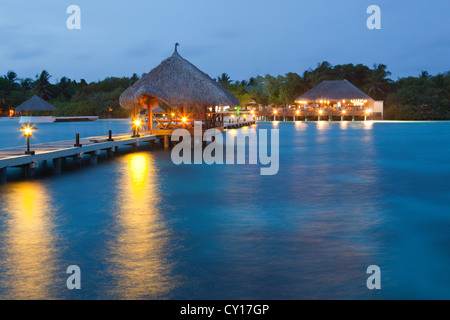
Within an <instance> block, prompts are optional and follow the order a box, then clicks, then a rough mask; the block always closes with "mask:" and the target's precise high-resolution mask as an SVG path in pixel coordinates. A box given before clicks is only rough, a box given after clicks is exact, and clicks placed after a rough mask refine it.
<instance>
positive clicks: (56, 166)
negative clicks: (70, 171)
mask: <svg viewBox="0 0 450 320" xmlns="http://www.w3.org/2000/svg"><path fill="white" fill-rule="evenodd" d="M61 162H62V159H61V158H55V159H53V173H54V174H61Z"/></svg>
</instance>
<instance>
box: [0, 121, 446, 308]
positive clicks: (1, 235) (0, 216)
mask: <svg viewBox="0 0 450 320" xmlns="http://www.w3.org/2000/svg"><path fill="white" fill-rule="evenodd" d="M105 124H108V122H103V123H99V125H101V127H100V128H97V129H96V128H94V127H92V124H90V125H89V131H88V132H89V133H88V132H86V134H85V135H88V134H91V133H92V132H94V131H95V130H98V131H104V130H105V129H107V128H105V127H104V126H105ZM118 124H119V123H115V125H118ZM123 125H124V126H125V124H123ZM449 125H450V123H409V124H405V123H379V122H366V123H362V122H351V121H349V122H342V123H333V122H331V123H330V122H328V121H322V122H319V123H317V122H296V123H295V124H294V123H292V122H284V121H283V122H276V123H258V124H257V125H256V126H252V127H251V128H250V127H249V128H248V129H247V130H254V129H272V128H278V129H280V171H279V172H278V174H277V175H275V176H260V174H259V173H260V171H259V166H251V165H213V166H206V165H180V166H175V165H173V163H172V162H171V160H170V153H169V152H168V151H164V150H158V149H154V150H152V151H145V150H143V151H141V152H139V153H135V154H131V153H130V154H124V155H122V156H119V157H116V158H115V159H114V160H112V161H106V160H105V159H100V163H99V165H97V166H87V165H83V168H81V169H77V170H72V171H70V172H65V173H63V174H62V175H61V176H59V177H55V176H48V177H47V176H44V177H40V178H39V179H37V180H33V181H25V182H12V183H9V184H7V185H5V186H0V298H86V299H98V298H115V299H131V298H138V299H139V298H151V299H164V298H179V299H185V298H188V299H245V298H249V299H301V298H357V299H367V298H450V293H449V292H450V291H449V288H450V278H449V276H448V274H449V272H448V271H449V270H450V267H449V266H450V251H449V249H448V248H449V247H450V236H449V233H448V230H449V228H450V215H449V214H448V208H449V207H450V196H449V190H450V186H449V181H450V164H449V162H448V159H449V157H450V130H449ZM60 127H61V126H55V127H54V128H55V130H56V128H60ZM48 128H53V127H51V126H47V127H45V126H42V127H41V129H42V131H40V133H41V137H44V136H47V137H51V136H52V135H55V134H57V132H58V131H55V132H48V131H47V129H48ZM94 129H95V130H94ZM117 130H119V127H117ZM8 132H10V130H9V129H8V130H5V131H2V127H1V126H0V139H3V141H6V140H8V136H7V133H8ZM243 132H244V131H243V130H241V129H238V130H230V133H231V134H232V135H234V136H237V135H240V134H241V133H243ZM15 134H16V130H15V131H14V135H15ZM81 135H82V136H84V134H83V132H81ZM269 141H270V139H269ZM69 264H80V266H81V268H82V288H83V289H82V290H81V291H79V292H70V293H69V292H68V290H67V289H66V288H65V279H66V274H65V268H67V266H68V265H69ZM371 264H377V265H379V266H380V267H381V270H382V288H383V289H382V290H381V291H378V292H375V291H369V290H368V289H367V288H366V286H365V283H366V280H367V275H366V273H365V271H366V268H367V266H368V265H371ZM42 269H43V270H45V272H42ZM83 281H84V282H83Z"/></svg>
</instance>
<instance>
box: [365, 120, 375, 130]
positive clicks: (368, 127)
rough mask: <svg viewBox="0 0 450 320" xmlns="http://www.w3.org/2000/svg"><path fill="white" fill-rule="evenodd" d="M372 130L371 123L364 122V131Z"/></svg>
mask: <svg viewBox="0 0 450 320" xmlns="http://www.w3.org/2000/svg"><path fill="white" fill-rule="evenodd" d="M372 128H373V121H364V129H366V130H372Z"/></svg>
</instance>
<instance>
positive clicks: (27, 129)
mask: <svg viewBox="0 0 450 320" xmlns="http://www.w3.org/2000/svg"><path fill="white" fill-rule="evenodd" d="M34 130H37V129H36V128H35V127H34V126H32V125H30V123H29V122H27V123H26V124H25V125H24V126H23V127H22V128H20V129H19V131H22V132H23V135H24V137H26V138H27V151H25V154H29V155H34V154H35V152H34V151H30V137H32V136H33V131H34Z"/></svg>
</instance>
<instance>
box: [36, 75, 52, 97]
mask: <svg viewBox="0 0 450 320" xmlns="http://www.w3.org/2000/svg"><path fill="white" fill-rule="evenodd" d="M50 77H51V75H50V74H49V73H48V72H47V71H46V70H44V71H42V72H41V75H40V76H39V77H38V76H37V75H36V81H35V82H34V86H35V89H36V91H37V93H38V96H40V97H41V98H42V99H45V100H49V99H50V98H51V96H52V92H51V87H52V85H51V84H50V81H49V79H50Z"/></svg>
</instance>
